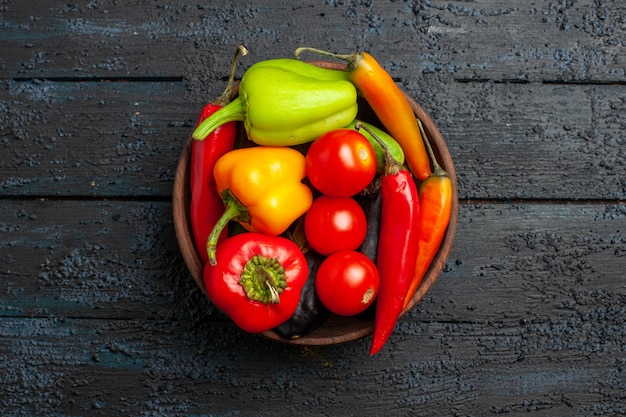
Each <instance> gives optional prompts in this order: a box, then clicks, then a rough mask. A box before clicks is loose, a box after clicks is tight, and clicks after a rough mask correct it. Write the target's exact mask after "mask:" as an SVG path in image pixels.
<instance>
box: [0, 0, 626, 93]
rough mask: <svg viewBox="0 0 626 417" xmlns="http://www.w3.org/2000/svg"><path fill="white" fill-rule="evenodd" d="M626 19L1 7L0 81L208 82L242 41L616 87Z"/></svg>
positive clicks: (320, 7) (602, 10)
mask: <svg viewBox="0 0 626 417" xmlns="http://www.w3.org/2000/svg"><path fill="white" fill-rule="evenodd" d="M625 14H626V6H625V5H624V3H623V2H622V1H620V0H604V1H594V0H581V1H550V0H542V1H532V2H531V1H529V2H519V3H518V4H517V3H516V4H511V3H510V2H503V1H502V0H480V1H442V0H437V1H407V2H397V1H383V2H372V1H369V0H358V1H350V2H345V1H334V0H333V1H311V0H308V1H303V2H298V3H294V2H291V1H287V0H281V1H273V2H267V1H261V0H256V1H252V2H249V1H246V2H243V1H232V0H228V1H227V0H219V1H211V2H210V3H201V2H197V1H193V0H182V1H177V2H167V1H155V0H152V1H134V0H102V1H97V2H86V3H67V2H52V3H50V2H47V1H44V0H31V1H28V2H18V1H15V2H9V1H5V2H3V5H2V27H3V31H2V37H1V38H0V39H1V40H2V41H3V44H4V51H5V52H4V54H3V55H4V58H3V65H2V67H1V70H2V72H0V75H1V76H2V77H4V78H10V77H27V78H31V77H35V78H42V77H45V78H49V77H123V78H125V77H133V76H138V77H146V76H147V77H153V76H165V77H172V76H173V77H178V76H180V75H181V69H182V68H185V67H186V68H187V69H191V70H192V71H190V72H187V73H186V75H187V76H190V77H200V79H206V78H207V77H208V78H209V79H210V78H211V77H212V74H214V73H215V71H216V69H218V68H219V69H222V68H224V66H225V65H224V64H223V63H221V62H220V61H219V59H218V57H219V56H220V54H221V55H222V56H223V55H226V56H230V55H231V52H230V51H232V50H233V48H234V45H235V44H237V43H240V42H244V43H245V44H246V46H247V47H248V48H249V49H250V51H252V53H253V54H254V56H271V55H276V56H284V55H286V54H290V53H292V52H293V50H294V49H295V48H296V47H298V46H304V45H305V44H306V45H308V46H315V47H319V48H324V49H328V48H330V49H333V50H336V51H339V52H341V51H343V52H349V51H351V50H353V49H355V48H358V49H361V50H369V51H371V52H372V53H373V54H374V55H375V56H379V57H381V60H382V61H383V63H384V64H386V66H387V67H388V68H389V69H392V70H394V74H396V75H397V76H398V77H399V78H407V77H413V76H415V73H416V72H417V73H418V74H419V73H431V72H438V73H446V74H448V75H449V76H450V77H454V78H462V79H493V80H527V81H543V80H558V81H586V82H587V81H601V82H604V81H616V80H621V81H622V82H623V81H626V73H625V69H624V66H625V62H624V59H625V58H624V54H623V53H622V51H623V50H622V48H623V44H624V41H625V36H626V28H624V24H623V23H624V22H623V16H624V15H625ZM181 63H184V64H185V65H183V66H182V67H181ZM203 66H204V67H205V68H206V69H207V71H206V73H199V72H197V71H196V70H197V69H198V68H200V67H203Z"/></svg>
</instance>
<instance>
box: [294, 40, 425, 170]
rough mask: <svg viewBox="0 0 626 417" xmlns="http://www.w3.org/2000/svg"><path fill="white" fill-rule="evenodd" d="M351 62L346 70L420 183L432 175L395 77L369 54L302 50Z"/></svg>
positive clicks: (420, 139)
mask: <svg viewBox="0 0 626 417" xmlns="http://www.w3.org/2000/svg"><path fill="white" fill-rule="evenodd" d="M302 52H314V53H318V54H321V55H325V56H329V57H332V58H336V59H341V60H344V61H347V62H348V65H347V68H346V71H347V72H348V75H349V76H350V80H351V81H352V82H353V83H354V85H355V86H356V88H357V89H358V90H359V92H360V93H361V95H362V96H363V97H364V98H365V100H366V101H367V103H368V104H369V105H370V107H371V108H372V110H374V113H376V116H378V118H379V119H380V121H381V123H382V124H383V125H384V126H385V128H386V129H387V131H388V132H389V134H390V135H391V136H392V137H393V138H394V139H395V140H396V141H398V143H399V144H400V146H402V149H403V150H404V153H405V155H406V162H407V165H408V166H409V169H410V170H411V172H412V173H413V175H415V176H416V177H417V178H419V179H420V180H422V181H423V180H425V179H426V178H428V176H429V175H430V174H431V173H432V171H431V168H430V161H429V159H428V154H427V153H426V148H425V146H424V140H423V138H422V135H421V132H420V129H419V126H418V125H417V121H416V118H415V114H414V113H413V109H412V108H411V105H410V104H409V101H408V100H407V98H406V96H405V95H404V93H403V92H402V90H400V88H399V87H398V86H397V85H396V83H395V81H394V80H393V78H391V75H389V73H388V72H387V71H385V69H384V68H383V67H382V66H381V65H380V64H379V63H378V61H376V60H375V59H374V57H372V56H371V55H370V54H368V53H367V52H356V53H354V54H349V55H339V54H333V53H330V52H326V51H321V50H319V49H314V48H306V47H303V48H298V49H296V51H295V56H296V58H298V56H299V55H300V53H302Z"/></svg>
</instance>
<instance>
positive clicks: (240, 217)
mask: <svg viewBox="0 0 626 417" xmlns="http://www.w3.org/2000/svg"><path fill="white" fill-rule="evenodd" d="M222 201H224V207H225V210H224V213H222V216H221V217H220V218H219V219H218V220H217V222H216V223H215V226H213V229H212V230H211V233H210V234H209V237H208V238H207V241H206V252H207V255H208V257H209V263H210V264H211V265H212V266H215V265H217V254H216V253H217V241H218V240H219V238H220V235H221V234H222V231H223V230H224V229H225V228H226V226H228V222H230V221H231V220H236V221H240V222H244V223H249V222H250V212H249V211H248V209H247V208H246V206H244V205H243V204H242V203H241V201H239V200H238V199H237V197H235V195H234V194H233V193H232V192H231V191H230V190H229V189H226V190H224V191H222Z"/></svg>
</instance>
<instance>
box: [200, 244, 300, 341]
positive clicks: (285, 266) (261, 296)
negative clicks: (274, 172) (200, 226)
mask: <svg viewBox="0 0 626 417" xmlns="http://www.w3.org/2000/svg"><path fill="white" fill-rule="evenodd" d="M216 258H217V265H216V266H212V265H211V264H210V263H208V262H207V263H206V264H205V267H204V285H205V288H206V291H207V295H208V296H209V298H210V300H211V301H212V302H213V304H214V305H215V306H216V307H218V308H219V309H220V310H222V311H223V312H224V313H225V314H226V315H228V316H229V317H230V318H231V319H232V320H233V321H234V322H235V324H237V325H238V326H239V327H240V328H241V329H243V330H245V331H247V332H250V333H260V332H263V331H265V330H269V329H272V328H274V327H276V326H279V325H281V324H282V323H284V322H285V321H287V320H288V319H289V318H290V317H291V316H292V315H293V313H294V312H295V311H296V307H297V306H298V302H299V300H300V294H301V292H302V288H303V286H304V284H305V282H306V280H307V277H308V273H309V270H308V266H307V261H306V258H305V257H304V254H303V253H302V251H301V250H300V248H299V247H298V246H297V245H296V244H295V243H294V242H292V241H291V240H289V239H287V238H284V237H280V236H268V235H264V234H261V233H256V232H247V233H241V234H238V235H234V236H232V237H229V238H226V239H224V240H223V241H222V242H221V243H220V244H219V245H218V246H217V252H216Z"/></svg>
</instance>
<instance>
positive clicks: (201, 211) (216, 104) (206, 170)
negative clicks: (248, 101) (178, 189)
mask: <svg viewBox="0 0 626 417" xmlns="http://www.w3.org/2000/svg"><path fill="white" fill-rule="evenodd" d="M247 53H248V51H247V50H246V48H244V47H243V46H241V45H240V46H239V47H238V48H237V51H236V52H235V56H234V57H233V61H232V65H231V72H230V77H229V79H228V84H227V85H226V89H225V90H224V92H223V93H222V95H221V96H219V97H218V98H217V99H216V100H215V101H212V102H210V103H208V104H207V105H206V106H204V108H203V109H202V112H201V113H200V117H199V119H198V124H200V123H201V122H202V121H203V120H204V119H206V118H207V117H209V116H210V115H211V114H213V113H215V112H216V111H217V110H219V109H221V108H222V107H224V106H225V105H226V104H228V102H229V101H230V96H231V94H232V90H233V85H234V78H235V68H236V63H237V58H238V56H239V54H242V55H246V54H247ZM236 135H237V125H236V123H235V122H231V123H227V124H224V125H222V126H220V127H219V128H217V129H215V131H213V132H212V133H211V134H210V135H209V136H208V137H206V138H205V139H204V140H193V141H192V143H191V161H190V170H191V175H190V189H191V202H190V204H189V212H190V213H189V214H190V219H191V229H192V231H193V237H194V242H195V245H196V250H197V251H198V254H199V255H200V258H201V259H202V261H203V262H206V261H207V260H208V255H207V252H206V242H207V238H208V237H209V234H210V233H211V230H212V229H213V226H215V223H216V222H217V220H218V219H219V218H220V217H221V215H222V212H223V211H224V204H223V203H222V199H221V198H220V196H219V194H218V193H217V191H216V187H215V179H214V178H213V166H214V165H215V162H216V161H217V160H218V159H219V158H220V157H221V156H222V155H224V154H225V153H226V152H228V151H230V150H232V149H233V146H234V145H235V138H236ZM224 236H225V234H224V235H222V238H223V237H224Z"/></svg>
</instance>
